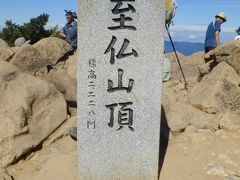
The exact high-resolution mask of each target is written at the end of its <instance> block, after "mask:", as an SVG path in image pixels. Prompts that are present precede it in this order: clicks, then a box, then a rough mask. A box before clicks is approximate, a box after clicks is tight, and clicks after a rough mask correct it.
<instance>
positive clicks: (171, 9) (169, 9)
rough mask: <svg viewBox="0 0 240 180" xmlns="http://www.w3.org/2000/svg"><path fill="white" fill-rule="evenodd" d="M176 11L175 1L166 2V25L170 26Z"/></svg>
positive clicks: (168, 0)
mask: <svg viewBox="0 0 240 180" xmlns="http://www.w3.org/2000/svg"><path fill="white" fill-rule="evenodd" d="M176 9H177V2H176V0H166V24H170V23H171V22H172V19H173V17H174V16H175V14H176Z"/></svg>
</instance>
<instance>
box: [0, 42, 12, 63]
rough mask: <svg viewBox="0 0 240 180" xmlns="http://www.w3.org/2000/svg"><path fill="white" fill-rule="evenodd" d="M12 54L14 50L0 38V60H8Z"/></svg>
mask: <svg viewBox="0 0 240 180" xmlns="http://www.w3.org/2000/svg"><path fill="white" fill-rule="evenodd" d="M13 55H14V52H13V51H12V50H11V48H10V47H9V46H8V44H7V43H6V42H5V41H4V40H2V39H0V61H9V60H10V59H11V58H12V57H13Z"/></svg>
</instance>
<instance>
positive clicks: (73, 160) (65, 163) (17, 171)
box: [0, 136, 78, 180]
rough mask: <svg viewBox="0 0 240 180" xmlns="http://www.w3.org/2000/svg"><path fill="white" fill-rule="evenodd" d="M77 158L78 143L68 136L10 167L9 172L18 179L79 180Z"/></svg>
mask: <svg viewBox="0 0 240 180" xmlns="http://www.w3.org/2000/svg"><path fill="white" fill-rule="evenodd" d="M77 159H78V157H77V143H76V141H74V140H72V139H71V138H70V137H69V136H66V137H62V138H60V139H58V141H57V142H55V143H54V144H51V145H49V146H46V147H43V149H41V151H38V152H36V154H35V155H34V156H33V157H32V158H31V159H29V160H28V161H23V162H21V163H18V164H16V165H14V166H11V167H9V168H8V172H9V173H10V174H11V175H12V176H13V177H14V179H16V180H48V179H49V180H55V179H56V180H77V179H78V168H77ZM0 177H1V176H0Z"/></svg>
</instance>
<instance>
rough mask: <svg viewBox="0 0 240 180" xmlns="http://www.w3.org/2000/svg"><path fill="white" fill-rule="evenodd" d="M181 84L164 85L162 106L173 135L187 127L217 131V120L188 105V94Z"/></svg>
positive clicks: (169, 83) (170, 83)
mask: <svg viewBox="0 0 240 180" xmlns="http://www.w3.org/2000/svg"><path fill="white" fill-rule="evenodd" d="M181 85H182V84H181V83H174V82H168V83H164V86H163V96H162V105H163V108H164V112H165V116H166V121H167V124H168V126H169V128H170V130H171V132H172V134H173V135H178V134H180V133H181V132H183V131H184V130H185V129H186V128H187V127H188V126H192V127H194V128H195V129H211V130H216V129H218V125H219V120H218V118H217V117H216V116H215V115H211V114H207V113H205V112H202V111H201V110H199V109H197V108H195V107H193V106H191V105H190V104H189V103H188V100H187V97H188V92H187V91H186V90H185V89H184V88H183V87H181Z"/></svg>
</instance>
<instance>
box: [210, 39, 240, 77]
mask: <svg viewBox="0 0 240 180" xmlns="http://www.w3.org/2000/svg"><path fill="white" fill-rule="evenodd" d="M205 59H206V60H213V59H216V61H217V62H221V61H226V62H227V63H228V64H229V65H231V66H232V67H233V68H234V69H235V70H236V71H237V73H238V74H240V41H230V42H227V43H224V44H223V45H222V46H219V47H217V48H216V49H214V50H213V51H210V52H209V53H208V54H206V55H205Z"/></svg>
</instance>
